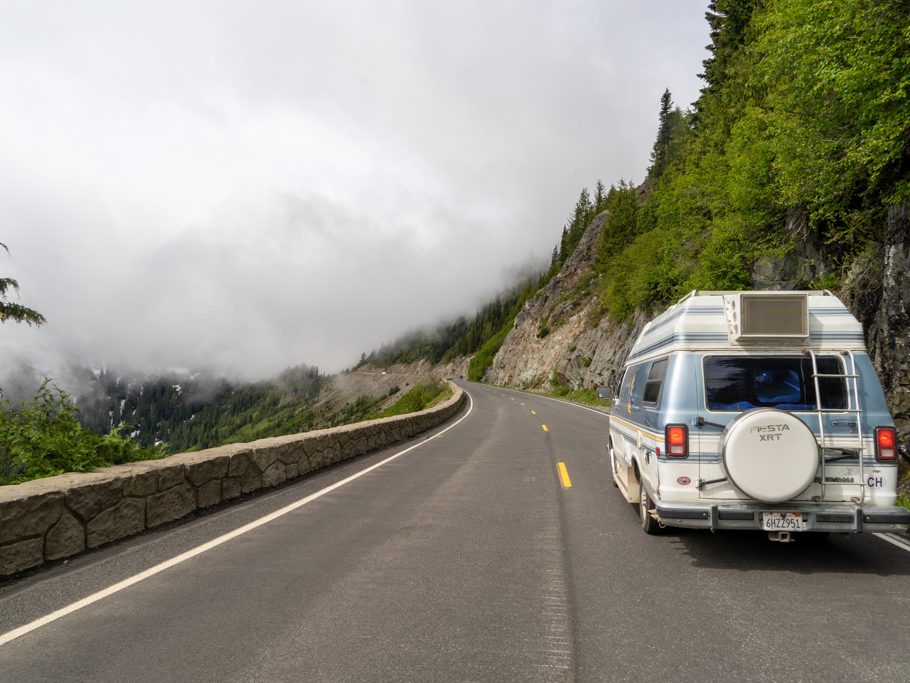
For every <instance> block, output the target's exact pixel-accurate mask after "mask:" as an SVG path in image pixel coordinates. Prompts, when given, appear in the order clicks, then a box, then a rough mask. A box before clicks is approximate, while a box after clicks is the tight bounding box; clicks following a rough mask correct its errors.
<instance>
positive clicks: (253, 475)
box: [240, 466, 262, 493]
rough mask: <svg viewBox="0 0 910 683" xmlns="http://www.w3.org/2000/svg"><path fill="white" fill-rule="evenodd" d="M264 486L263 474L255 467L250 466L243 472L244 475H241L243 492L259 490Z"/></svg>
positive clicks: (241, 489)
mask: <svg viewBox="0 0 910 683" xmlns="http://www.w3.org/2000/svg"><path fill="white" fill-rule="evenodd" d="M261 488H262V474H260V473H259V470H257V469H256V468H255V467H253V466H250V467H249V468H248V469H247V471H246V472H244V473H243V476H242V477H240V491H241V492H242V493H249V492H250V491H258V490H259V489H261Z"/></svg>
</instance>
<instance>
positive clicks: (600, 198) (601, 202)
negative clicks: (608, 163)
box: [594, 178, 607, 216]
mask: <svg viewBox="0 0 910 683" xmlns="http://www.w3.org/2000/svg"><path fill="white" fill-rule="evenodd" d="M606 206H607V188H606V187H604V184H603V181H602V180H600V179H599V178H598V180H597V184H596V185H595V186H594V215H595V216H596V215H597V214H599V213H600V212H601V211H603V210H604V209H605V208H606Z"/></svg>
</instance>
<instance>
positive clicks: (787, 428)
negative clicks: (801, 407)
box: [720, 408, 819, 503]
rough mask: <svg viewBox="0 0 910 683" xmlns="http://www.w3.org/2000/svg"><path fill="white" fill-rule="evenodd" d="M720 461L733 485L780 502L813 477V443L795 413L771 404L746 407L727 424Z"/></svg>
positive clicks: (758, 497)
mask: <svg viewBox="0 0 910 683" xmlns="http://www.w3.org/2000/svg"><path fill="white" fill-rule="evenodd" d="M720 448H721V460H722V461H723V465H724V469H725V470H726V472H727V476H728V477H729V478H730V481H731V482H733V485H734V486H735V487H736V488H737V489H739V490H740V491H742V492H743V493H744V494H746V495H747V496H749V497H750V498H755V499H756V500H760V501H762V502H765V503H779V502H781V501H785V500H790V499H791V498H793V497H795V496H796V495H798V494H800V493H802V492H803V491H805V490H806V488H807V487H808V486H809V484H811V483H812V482H813V481H814V480H815V474H816V472H817V470H818V458H819V456H818V453H819V451H818V443H817V442H816V440H815V435H814V434H813V433H812V430H811V429H809V427H807V426H806V424H805V423H804V422H803V421H802V420H800V419H799V418H798V417H796V416H794V415H791V414H790V413H785V412H783V411H781V410H775V409H773V408H759V409H757V410H750V411H748V412H745V413H743V414H742V415H739V416H737V417H736V418H734V419H733V421H731V422H730V424H728V425H727V428H726V429H725V430H724V433H723V437H722V438H721V444H720Z"/></svg>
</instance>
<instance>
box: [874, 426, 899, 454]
mask: <svg viewBox="0 0 910 683" xmlns="http://www.w3.org/2000/svg"><path fill="white" fill-rule="evenodd" d="M875 459H876V460H896V459H897V431H895V429H894V427H876V428H875Z"/></svg>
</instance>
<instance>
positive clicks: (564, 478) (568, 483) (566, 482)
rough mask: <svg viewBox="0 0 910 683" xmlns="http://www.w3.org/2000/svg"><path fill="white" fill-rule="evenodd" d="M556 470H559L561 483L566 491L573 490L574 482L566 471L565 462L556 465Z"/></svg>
mask: <svg viewBox="0 0 910 683" xmlns="http://www.w3.org/2000/svg"><path fill="white" fill-rule="evenodd" d="M556 468H557V469H558V470H559V483H561V484H562V487H563V488H564V489H570V488H572V480H571V479H569V470H567V469H566V464H565V463H564V462H558V463H556Z"/></svg>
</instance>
